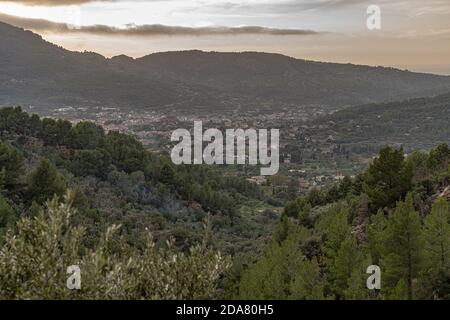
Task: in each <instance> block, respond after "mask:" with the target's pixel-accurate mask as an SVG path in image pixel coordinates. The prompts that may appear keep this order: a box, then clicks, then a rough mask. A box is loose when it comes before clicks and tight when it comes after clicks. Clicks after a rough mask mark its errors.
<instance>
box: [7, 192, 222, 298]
mask: <svg viewBox="0 0 450 320" xmlns="http://www.w3.org/2000/svg"><path fill="white" fill-rule="evenodd" d="M73 196H74V195H73V193H70V192H69V193H68V194H67V195H66V197H65V201H64V202H63V203H62V204H60V203H59V201H58V199H57V198H54V199H53V200H52V201H50V202H48V203H47V204H46V209H45V210H40V212H39V214H38V215H37V216H36V217H34V218H22V219H21V220H20V221H19V223H18V226H17V227H18V230H17V233H15V232H13V231H10V232H8V234H7V235H6V238H5V244H4V245H3V246H2V248H1V249H0V299H210V298H214V297H215V295H216V292H217V288H216V287H217V283H218V280H219V277H220V275H221V274H222V273H223V272H224V271H225V270H226V269H227V268H228V267H229V261H228V258H226V257H223V256H221V255H220V253H216V252H212V251H210V250H208V249H207V248H205V247H202V246H196V247H193V248H191V249H190V251H189V252H188V253H182V252H179V251H177V250H176V249H174V248H173V247H172V246H171V245H170V244H169V247H168V248H167V249H156V247H155V244H154V242H153V240H152V237H151V236H150V235H147V236H146V238H145V246H144V248H143V249H142V250H137V249H136V248H133V247H130V246H129V245H127V244H126V243H125V242H123V241H120V238H117V236H116V234H117V232H118V230H119V229H120V227H118V226H111V227H110V228H108V230H107V231H106V233H105V234H104V235H103V236H102V237H101V240H100V242H99V243H98V244H97V245H96V247H95V248H92V249H87V248H84V247H83V237H84V234H85V230H84V229H83V228H80V227H74V226H73V225H72V224H71V222H70V221H71V217H72V216H73V215H74V214H76V213H75V211H74V209H73V208H72V206H71V202H72V199H73ZM115 240H119V242H118V244H119V247H117V246H116V243H117V241H115ZM115 248H116V249H115ZM71 265H79V266H80V269H81V270H82V273H81V276H82V278H81V279H82V282H81V284H82V288H81V290H74V291H71V290H68V289H67V288H66V280H67V277H68V276H67V274H66V269H67V267H68V266H71Z"/></svg>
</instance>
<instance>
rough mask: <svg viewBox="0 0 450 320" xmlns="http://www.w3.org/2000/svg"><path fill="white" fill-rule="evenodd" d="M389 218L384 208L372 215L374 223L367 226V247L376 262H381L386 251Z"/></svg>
mask: <svg viewBox="0 0 450 320" xmlns="http://www.w3.org/2000/svg"><path fill="white" fill-rule="evenodd" d="M386 226H387V219H386V217H385V215H384V212H383V211H382V210H379V211H378V213H377V214H376V215H373V216H372V223H370V224H369V225H368V226H367V227H366V247H367V249H368V250H369V253H370V256H371V257H372V261H373V263H374V264H377V265H378V264H379V263H380V260H381V257H382V256H383V253H384V251H385V239H384V236H385V230H386Z"/></svg>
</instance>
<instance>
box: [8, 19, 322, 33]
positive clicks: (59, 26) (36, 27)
mask: <svg viewBox="0 0 450 320" xmlns="http://www.w3.org/2000/svg"><path fill="white" fill-rule="evenodd" d="M0 21H3V22H6V23H9V24H12V25H14V26H17V27H21V28H24V29H30V30H33V31H38V32H44V33H58V34H63V33H86V34H92V35H122V36H123V35H129V36H207V35H275V36H305V35H315V34H318V32H316V31H313V30H304V29H278V28H267V27H261V26H243V27H199V28H191V27H180V26H167V25H161V24H151V25H127V26H125V27H124V28H116V27H111V26H106V25H91V26H81V27H75V26H71V25H69V24H66V23H58V22H53V21H49V20H44V19H31V18H23V17H17V16H12V15H7V14H3V13H0Z"/></svg>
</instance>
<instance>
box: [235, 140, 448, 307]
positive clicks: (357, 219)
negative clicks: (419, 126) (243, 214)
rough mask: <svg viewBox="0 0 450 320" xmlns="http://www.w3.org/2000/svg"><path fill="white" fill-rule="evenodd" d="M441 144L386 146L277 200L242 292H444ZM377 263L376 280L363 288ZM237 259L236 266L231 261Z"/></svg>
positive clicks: (325, 295)
mask: <svg viewBox="0 0 450 320" xmlns="http://www.w3.org/2000/svg"><path fill="white" fill-rule="evenodd" d="M449 163H450V149H449V148H448V146H447V145H445V144H443V145H440V146H438V147H437V148H436V149H434V150H432V151H431V152H430V154H426V153H421V152H415V153H413V154H411V155H409V156H408V157H407V158H405V156H404V152H403V150H401V149H399V150H396V149H393V148H390V147H386V148H384V149H383V150H381V152H380V154H379V156H378V157H377V158H376V159H375V160H374V161H373V163H372V164H371V165H370V167H369V168H368V169H367V171H366V172H364V173H363V174H361V175H359V176H358V177H356V178H355V179H353V180H352V179H349V178H346V179H344V180H343V181H342V182H341V183H340V184H338V185H334V186H332V187H331V188H329V189H328V190H323V191H319V190H312V191H311V192H310V193H309V194H308V195H307V196H305V197H301V198H299V199H297V200H295V201H292V202H290V203H289V204H287V205H286V207H285V210H284V212H283V216H282V217H281V220H280V223H279V225H278V227H277V229H276V231H275V232H274V235H273V239H272V241H271V242H270V244H269V245H268V247H267V249H266V252H265V253H264V255H263V256H262V257H261V258H260V259H258V260H257V261H256V263H254V264H253V265H251V266H250V267H249V268H247V269H246V270H244V271H241V272H240V273H239V274H240V283H239V285H238V286H236V287H235V288H234V293H232V295H231V296H232V297H238V298H243V299H395V300H397V299H450V207H449V204H448V202H447V200H448V199H449V198H450V188H449V186H450V167H449ZM370 265H378V266H379V267H380V268H381V272H382V276H381V279H382V280H381V282H382V286H381V290H379V291H377V290H375V291H369V290H367V288H366V280H367V278H368V275H367V274H366V271H367V268H368V266H370ZM234 268H236V266H235V267H234Z"/></svg>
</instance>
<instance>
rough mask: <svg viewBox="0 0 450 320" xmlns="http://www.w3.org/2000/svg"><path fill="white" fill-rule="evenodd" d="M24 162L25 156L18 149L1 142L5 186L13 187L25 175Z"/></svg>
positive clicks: (1, 160) (1, 169) (0, 158)
mask: <svg viewBox="0 0 450 320" xmlns="http://www.w3.org/2000/svg"><path fill="white" fill-rule="evenodd" d="M24 162H25V160H24V158H23V156H22V155H21V154H20V153H19V151H18V150H17V149H16V148H14V147H11V146H10V145H8V144H6V143H4V142H2V141H0V171H1V172H2V173H1V176H2V178H1V180H2V185H3V186H5V187H8V186H12V185H14V184H16V183H17V182H18V179H19V177H20V175H21V174H22V173H23V167H24Z"/></svg>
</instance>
